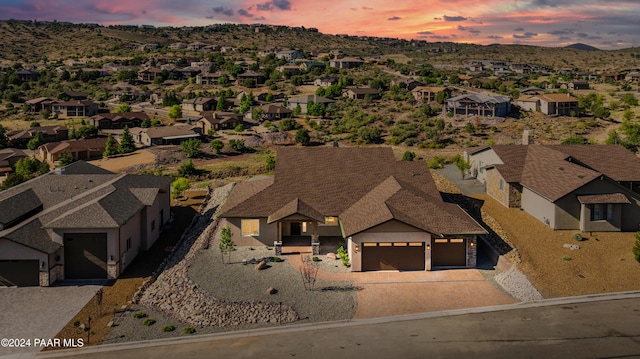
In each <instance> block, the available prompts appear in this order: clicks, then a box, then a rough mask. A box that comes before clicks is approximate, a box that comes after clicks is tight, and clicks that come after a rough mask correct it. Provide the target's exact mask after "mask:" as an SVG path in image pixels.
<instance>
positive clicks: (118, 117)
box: [91, 111, 149, 122]
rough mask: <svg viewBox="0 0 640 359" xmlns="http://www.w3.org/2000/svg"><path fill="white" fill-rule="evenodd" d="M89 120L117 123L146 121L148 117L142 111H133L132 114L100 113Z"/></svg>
mask: <svg viewBox="0 0 640 359" xmlns="http://www.w3.org/2000/svg"><path fill="white" fill-rule="evenodd" d="M91 119H93V120H96V121H100V120H110V121H112V122H118V121H122V120H140V121H144V120H148V119H149V115H147V113H146V112H143V111H133V112H121V113H101V114H98V115H94V116H92V117H91Z"/></svg>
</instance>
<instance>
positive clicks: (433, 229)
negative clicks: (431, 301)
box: [221, 147, 486, 271]
mask: <svg viewBox="0 0 640 359" xmlns="http://www.w3.org/2000/svg"><path fill="white" fill-rule="evenodd" d="M276 158H277V160H276V169H275V175H274V176H273V177H270V178H266V179H259V180H250V181H246V182H243V183H240V184H238V185H236V187H235V188H234V190H233V192H232V193H231V195H230V197H229V198H228V200H227V202H226V203H225V205H224V207H223V209H222V212H221V216H222V217H224V218H226V219H227V222H228V224H229V227H230V228H231V232H232V235H233V240H234V242H235V243H236V244H238V245H246V246H256V245H269V246H271V245H274V246H275V250H276V253H279V251H284V250H286V249H287V246H306V247H307V248H309V252H314V253H318V249H319V244H320V243H322V242H323V240H327V239H330V238H333V239H342V240H343V241H344V243H345V248H346V249H347V250H348V253H349V258H350V261H351V270H352V271H368V270H431V269H433V268H436V267H462V268H467V267H475V265H476V250H477V243H478V237H477V236H478V235H482V234H485V233H486V232H485V230H484V229H483V228H482V227H481V226H480V225H479V224H478V223H476V222H475V221H474V220H473V219H472V218H471V217H470V216H469V215H468V214H467V213H465V212H464V211H463V210H462V209H461V208H460V207H458V206H457V205H455V204H452V203H447V202H445V201H443V199H442V197H441V195H440V192H438V190H437V189H436V186H435V183H434V181H433V178H432V177H431V173H430V172H429V169H428V168H427V166H425V165H424V163H420V162H406V161H399V160H397V159H396V158H395V157H394V155H393V152H392V150H391V148H329V147H322V148H282V149H279V150H278V152H277V156H276Z"/></svg>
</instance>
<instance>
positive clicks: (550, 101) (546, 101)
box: [534, 94, 580, 116]
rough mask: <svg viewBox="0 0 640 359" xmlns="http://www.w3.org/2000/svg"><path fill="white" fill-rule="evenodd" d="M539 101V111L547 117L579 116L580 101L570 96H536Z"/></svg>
mask: <svg viewBox="0 0 640 359" xmlns="http://www.w3.org/2000/svg"><path fill="white" fill-rule="evenodd" d="M534 98H536V99H537V100H538V101H539V103H540V104H539V107H538V108H539V111H540V112H542V113H544V114H545V115H562V116H578V115H579V113H580V108H579V106H578V99H577V98H575V97H573V96H571V95H569V94H545V95H536V96H534Z"/></svg>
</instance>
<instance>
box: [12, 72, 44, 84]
mask: <svg viewBox="0 0 640 359" xmlns="http://www.w3.org/2000/svg"><path fill="white" fill-rule="evenodd" d="M15 74H16V76H18V78H19V79H20V81H36V80H38V77H39V76H40V73H39V72H37V71H31V70H20V71H17V72H16V73H15Z"/></svg>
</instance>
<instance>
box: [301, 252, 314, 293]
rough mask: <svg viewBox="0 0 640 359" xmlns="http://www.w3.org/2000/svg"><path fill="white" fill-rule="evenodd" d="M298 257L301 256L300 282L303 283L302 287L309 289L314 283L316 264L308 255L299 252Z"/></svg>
mask: <svg viewBox="0 0 640 359" xmlns="http://www.w3.org/2000/svg"><path fill="white" fill-rule="evenodd" d="M300 257H302V267H300V275H301V276H302V283H303V284H304V289H306V290H311V289H313V287H314V286H315V284H316V276H317V275H318V265H317V264H316V262H314V261H313V259H312V258H311V257H310V256H309V255H303V254H301V255H300Z"/></svg>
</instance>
